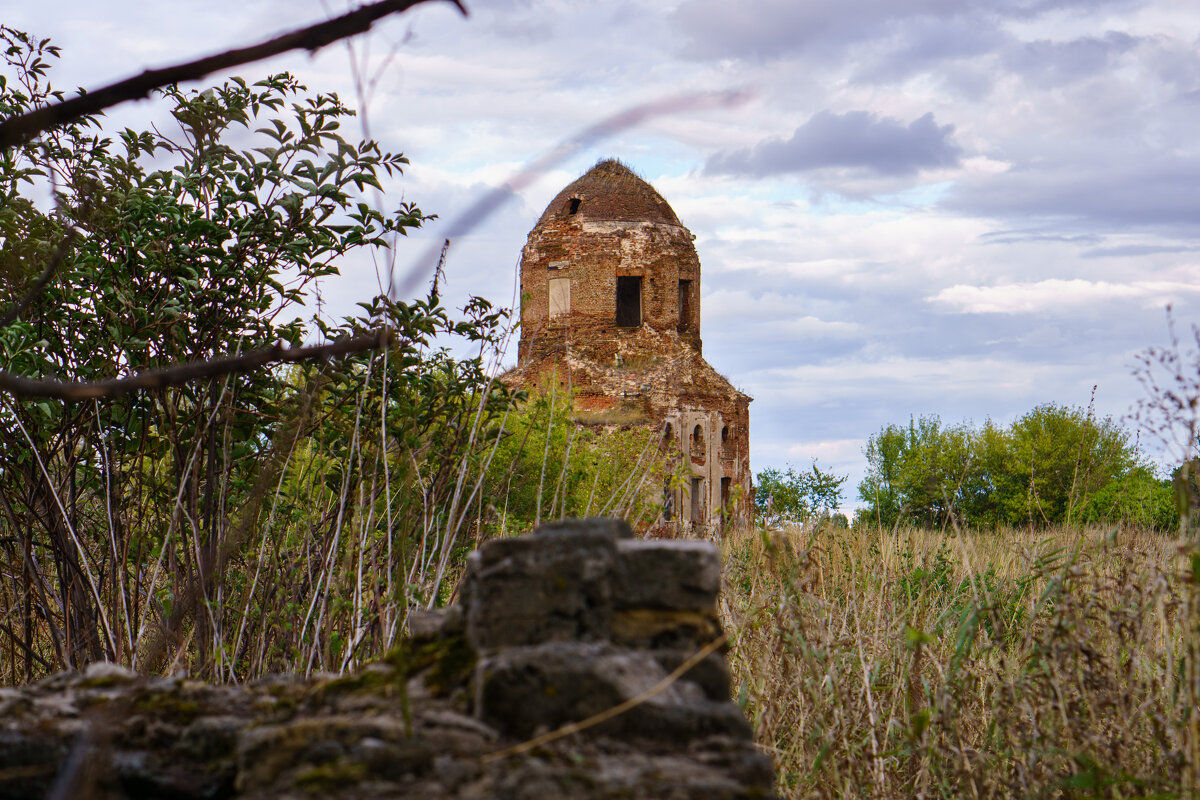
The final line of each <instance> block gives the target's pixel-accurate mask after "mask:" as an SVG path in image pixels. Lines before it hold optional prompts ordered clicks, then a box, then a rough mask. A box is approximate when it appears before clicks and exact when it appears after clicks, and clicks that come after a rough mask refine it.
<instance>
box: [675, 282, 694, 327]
mask: <svg viewBox="0 0 1200 800" xmlns="http://www.w3.org/2000/svg"><path fill="white" fill-rule="evenodd" d="M678 329H679V330H680V331H690V330H691V329H692V282H691V281H682V280H681V281H680V282H679V326H678Z"/></svg>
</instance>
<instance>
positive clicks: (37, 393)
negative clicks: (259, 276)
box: [0, 328, 392, 400]
mask: <svg viewBox="0 0 1200 800" xmlns="http://www.w3.org/2000/svg"><path fill="white" fill-rule="evenodd" d="M391 338H392V332H391V331H390V330H389V329H388V328H380V329H379V330H376V331H373V332H371V333H367V334H363V335H362V336H354V337H351V338H346V339H339V340H338V341H336V342H330V343H329V344H321V345H312V346H309V347H291V348H288V347H284V346H283V345H282V344H275V345H272V346H270V347H263V348H260V349H258V350H252V351H250V352H249V353H245V354H244V355H240V356H228V357H225V358H213V359H208V360H205V361H193V362H189V363H187V364H177V365H175V366H171V367H165V368H163V369H155V370H149V371H146V372H139V373H137V374H136V375H130V376H128V377H125V378H109V379H107V380H102V381H94V382H91V383H87V382H72V381H56V380H36V379H33V378H22V377H20V376H17V375H13V374H11V373H8V372H4V371H0V391H5V392H8V393H10V394H12V395H14V396H16V397H23V398H32V397H52V398H57V399H59V400H92V399H95V398H106V397H119V396H120V395H124V394H129V393H130V392H138V391H142V390H144V389H162V388H165V387H167V386H178V385H180V384H183V383H187V382H188V381H193V380H197V379H199V378H215V377H220V376H222V375H228V374H229V373H231V372H243V371H245V370H248V369H254V368H255V367H261V366H263V365H264V364H272V363H276V362H288V361H312V360H318V359H327V358H341V357H342V356H347V355H350V354H351V353H363V352H366V351H368V350H379V349H381V348H384V347H387V345H388V343H389V342H390V341H391Z"/></svg>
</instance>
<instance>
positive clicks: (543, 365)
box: [505, 160, 750, 524]
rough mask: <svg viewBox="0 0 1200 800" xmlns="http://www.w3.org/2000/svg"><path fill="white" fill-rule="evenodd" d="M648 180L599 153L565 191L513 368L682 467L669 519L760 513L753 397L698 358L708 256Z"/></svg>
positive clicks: (527, 262)
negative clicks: (648, 438)
mask: <svg viewBox="0 0 1200 800" xmlns="http://www.w3.org/2000/svg"><path fill="white" fill-rule="evenodd" d="M692 239H693V236H692V234H691V232H690V231H689V230H688V229H687V228H685V227H683V224H682V223H681V222H680V221H679V218H678V217H677V216H675V212H674V211H672V210H671V207H670V206H669V205H667V201H666V200H664V199H663V198H662V196H661V195H660V194H659V193H658V192H657V191H655V190H654V187H652V186H651V185H650V184H648V183H646V181H644V180H642V179H641V178H639V177H638V176H637V175H635V174H634V173H633V172H632V171H631V170H630V169H629V168H628V167H626V166H625V165H624V164H621V163H620V162H619V161H614V160H608V161H601V162H599V163H598V164H596V166H594V167H592V168H591V169H590V170H588V171H587V173H585V174H584V175H583V176H582V177H581V178H579V179H578V180H576V181H575V182H574V183H572V184H571V185H570V186H568V187H567V188H565V189H563V190H562V191H561V192H559V194H558V196H557V197H555V198H554V199H553V200H552V201H551V202H550V205H549V206H548V207H547V208H546V211H545V212H544V213H543V214H542V216H541V219H539V220H538V222H537V225H535V226H534V228H533V230H532V231H530V232H529V240H528V242H527V244H526V245H525V249H524V250H523V251H522V255H521V340H520V344H519V346H518V360H517V366H516V368H515V369H514V370H512V371H511V372H509V373H508V374H507V375H506V376H505V381H506V382H507V383H509V384H510V385H522V386H528V387H534V386H538V385H539V384H542V385H544V383H545V382H546V381H548V380H555V381H556V382H557V384H558V386H559V387H560V388H562V389H564V390H568V391H571V392H573V393H574V396H575V404H576V410H577V415H576V419H577V421H578V422H579V423H581V424H593V425H642V426H646V427H647V428H650V429H656V430H657V431H658V433H659V435H661V437H662V445H661V446H662V447H663V448H665V449H666V451H667V452H668V453H669V454H670V455H671V457H672V458H674V459H676V463H677V464H678V465H681V466H682V467H683V473H684V481H683V485H682V486H680V487H676V488H671V487H664V500H665V502H664V514H663V516H664V519H665V520H670V521H681V522H683V523H697V524H715V523H718V522H720V521H722V519H723V517H726V518H727V517H729V516H732V517H733V518H736V519H741V520H746V519H748V518H749V515H750V455H749V441H750V440H749V425H750V410H749V406H750V397H749V396H747V395H745V394H743V393H742V392H739V391H738V390H737V389H735V388H733V386H732V385H731V384H730V383H729V381H728V380H726V379H725V378H724V377H723V376H722V375H720V374H719V373H718V372H717V371H716V370H714V369H713V368H712V367H711V366H709V364H708V362H706V361H705V360H704V358H703V356H702V355H701V340H700V259H699V257H698V256H697V255H696V248H695V246H694V245H693V244H692Z"/></svg>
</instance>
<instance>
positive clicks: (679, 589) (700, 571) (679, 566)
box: [613, 539, 721, 613]
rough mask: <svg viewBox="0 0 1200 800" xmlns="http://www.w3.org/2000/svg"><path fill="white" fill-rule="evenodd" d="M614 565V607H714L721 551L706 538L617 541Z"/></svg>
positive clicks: (711, 609) (710, 609) (701, 609)
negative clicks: (695, 539) (705, 540)
mask: <svg viewBox="0 0 1200 800" xmlns="http://www.w3.org/2000/svg"><path fill="white" fill-rule="evenodd" d="M616 566H617V571H616V575H615V582H614V586H613V590H614V594H615V597H616V604H617V608H621V609H625V608H663V609H671V610H675V611H699V612H705V613H713V612H715V609H716V602H717V592H718V591H720V588H721V557H720V555H719V554H718V553H717V548H716V546H715V545H713V544H712V543H710V542H699V541H693V540H686V539H666V540H651V541H644V540H636V539H635V540H630V541H622V542H620V543H618V545H617V564H616Z"/></svg>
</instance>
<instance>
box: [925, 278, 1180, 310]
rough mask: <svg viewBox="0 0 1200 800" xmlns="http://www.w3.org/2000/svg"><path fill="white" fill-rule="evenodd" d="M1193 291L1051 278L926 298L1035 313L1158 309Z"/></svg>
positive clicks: (957, 288)
mask: <svg viewBox="0 0 1200 800" xmlns="http://www.w3.org/2000/svg"><path fill="white" fill-rule="evenodd" d="M1196 293H1200V285H1197V284H1195V283H1181V282H1177V281H1133V282H1131V283H1111V282H1108V281H1088V280H1082V279H1080V278H1075V279H1072V280H1061V279H1058V278H1051V279H1048V280H1044V281H1037V282H1035V283H1008V284H1002V285H999V286H968V285H965V284H956V285H954V286H949V287H947V288H945V289H942V290H941V291H940V292H938V293H937V294H936V295H934V296H933V297H930V298H927V300H928V302H930V303H940V304H942V305H945V306H948V307H950V308H951V309H952V310H954V311H956V312H958V313H961V314H1036V313H1042V312H1047V311H1060V310H1063V309H1071V308H1079V307H1081V306H1093V305H1098V304H1103V303H1110V302H1113V301H1130V300H1133V301H1137V302H1138V303H1139V304H1140V305H1142V306H1145V307H1151V308H1161V307H1162V306H1164V305H1166V304H1168V303H1170V302H1171V301H1172V300H1174V299H1177V298H1178V297H1179V296H1180V295H1189V294H1196Z"/></svg>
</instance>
